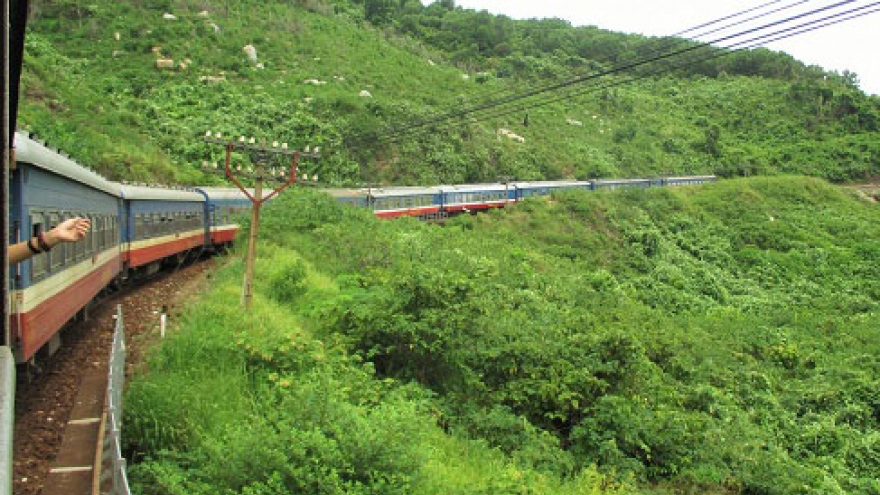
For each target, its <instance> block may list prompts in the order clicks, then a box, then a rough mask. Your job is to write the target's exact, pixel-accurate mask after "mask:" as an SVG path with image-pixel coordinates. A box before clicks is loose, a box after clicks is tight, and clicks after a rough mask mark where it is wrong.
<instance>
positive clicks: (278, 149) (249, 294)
mask: <svg viewBox="0 0 880 495" xmlns="http://www.w3.org/2000/svg"><path fill="white" fill-rule="evenodd" d="M205 141H206V142H208V143H212V144H219V145H223V146H224V147H225V148H226V167H225V174H226V178H228V179H229V180H230V181H232V182H233V183H234V184H235V185H236V186H237V187H238V188H239V189H241V191H242V192H243V193H244V194H245V195H246V196H247V197H248V199H250V201H251V204H252V205H253V207H252V208H251V229H250V232H249V233H248V249H247V255H246V257H245V270H244V280H243V281H242V292H241V304H242V306H244V307H245V309H246V310H250V309H251V305H252V303H253V297H254V265H255V264H256V259H257V239H258V237H259V230H260V208H261V207H262V206H263V203H265V202H266V201H268V200H270V199H272V198H273V197H275V196H276V195H277V194H279V193H280V192H281V191H283V190H285V189H287V188H288V187H290V186H292V185H293V184H294V183H296V181H297V174H298V172H299V158H300V156H307V157H313V158H316V157H317V156H318V155H317V154H309V153H300V152H299V151H294V150H288V149H287V143H282V144H281V145H280V146H279V145H278V142H277V141H276V142H274V143H272V146H266V145H265V144H259V145H258V144H256V140H255V139H254V138H250V140H245V138H244V137H240V138H239V139H238V141H237V142H236V141H233V140H230V139H223V137H222V135H221V134H219V133H218V134H215V135H212V134H211V131H208V132H206V133H205ZM236 150H239V151H242V152H245V153H247V154H248V155H250V158H251V161H252V162H253V164H254V172H253V179H254V182H255V186H254V194H253V195H251V193H250V192H249V191H248V190H247V189H246V188H245V187H244V186H243V185H242V184H241V182H240V181H239V180H238V178H236V176H235V175H234V174H233V171H232V152H233V151H236ZM278 156H290V157H291V159H290V173H289V175H288V176H287V177H286V179H285V182H283V183H282V184H281V185H280V186H278V187H276V188H275V189H273V190H272V192H271V193H269V194H268V195H266V196H265V197H263V181H264V180H265V178H266V165H268V164H269V162H271V161H272V160H273V159H275V158H277V157H278Z"/></svg>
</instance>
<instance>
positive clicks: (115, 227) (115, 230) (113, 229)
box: [104, 215, 119, 249]
mask: <svg viewBox="0 0 880 495" xmlns="http://www.w3.org/2000/svg"><path fill="white" fill-rule="evenodd" d="M107 219H108V220H109V221H110V229H109V230H110V242H108V243H106V245H105V246H104V248H105V249H106V248H111V247H114V246H118V245H119V221H118V219H117V218H116V217H115V216H112V215H108V216H107Z"/></svg>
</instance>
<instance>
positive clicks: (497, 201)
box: [439, 184, 512, 213]
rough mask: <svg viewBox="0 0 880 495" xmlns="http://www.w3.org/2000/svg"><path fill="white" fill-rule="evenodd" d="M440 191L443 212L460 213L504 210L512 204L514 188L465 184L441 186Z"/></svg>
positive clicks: (498, 185)
mask: <svg viewBox="0 0 880 495" xmlns="http://www.w3.org/2000/svg"><path fill="white" fill-rule="evenodd" d="M439 189H440V191H441V200H442V205H443V211H445V212H446V213H459V212H463V211H477V210H487V209H490V208H504V206H506V205H507V204H508V203H509V202H510V191H511V189H512V188H511V187H510V185H505V184H465V185H460V186H440V187H439Z"/></svg>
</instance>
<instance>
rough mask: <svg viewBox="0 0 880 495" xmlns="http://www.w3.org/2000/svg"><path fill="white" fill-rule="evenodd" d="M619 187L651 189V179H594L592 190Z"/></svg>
mask: <svg viewBox="0 0 880 495" xmlns="http://www.w3.org/2000/svg"><path fill="white" fill-rule="evenodd" d="M620 187H651V179H596V180H594V181H593V184H592V189H594V190H595V189H617V188H620Z"/></svg>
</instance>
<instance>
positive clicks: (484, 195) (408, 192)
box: [330, 175, 715, 218]
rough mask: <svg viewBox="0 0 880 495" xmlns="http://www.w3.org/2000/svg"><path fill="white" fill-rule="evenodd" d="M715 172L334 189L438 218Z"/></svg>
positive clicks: (378, 206) (395, 211) (684, 181)
mask: <svg viewBox="0 0 880 495" xmlns="http://www.w3.org/2000/svg"><path fill="white" fill-rule="evenodd" d="M714 181H715V176H714V175H694V176H685V177H658V178H653V179H597V180H590V181H582V180H560V181H540V182H508V183H500V182H499V183H494V184H463V185H457V186H433V187H392V188H369V189H356V190H352V189H346V190H339V189H337V190H331V191H330V193H331V194H333V196H335V197H336V199H338V200H339V201H342V202H344V203H348V204H352V205H354V206H359V207H364V208H370V209H372V210H373V211H374V212H375V214H376V216H378V217H381V218H394V217H401V216H415V217H422V218H436V217H443V216H449V215H455V214H459V213H464V212H476V211H481V210H488V209H492V208H504V207H505V206H507V205H509V204H511V203H516V202H518V201H522V200H524V199H526V198H529V197H532V196H549V195H550V194H553V192H555V191H559V190H564V189H584V190H588V191H595V190H599V189H615V188H621V187H627V188H633V187H635V188H640V187H641V188H643V187H657V186H682V185H691V184H703V183H706V182H714Z"/></svg>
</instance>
